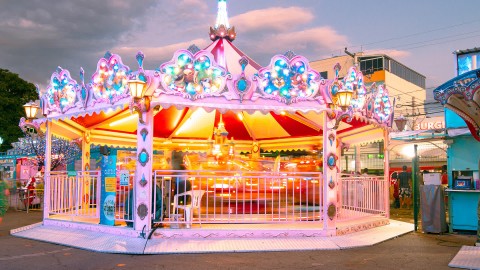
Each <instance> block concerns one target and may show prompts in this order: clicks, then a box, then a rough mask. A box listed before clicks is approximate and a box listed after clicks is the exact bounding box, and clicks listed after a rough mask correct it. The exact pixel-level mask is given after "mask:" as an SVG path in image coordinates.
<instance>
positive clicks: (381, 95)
mask: <svg viewBox="0 0 480 270" xmlns="http://www.w3.org/2000/svg"><path fill="white" fill-rule="evenodd" d="M373 111H374V118H375V120H377V122H378V123H384V122H386V121H388V120H389V119H390V118H391V115H392V105H391V104H390V98H389V96H388V91H387V88H386V87H385V85H383V84H382V85H379V86H378V87H377V89H376V92H375V98H374V99H373Z"/></svg>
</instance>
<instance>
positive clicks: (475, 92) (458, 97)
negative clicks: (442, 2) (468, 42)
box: [433, 69, 480, 141]
mask: <svg viewBox="0 0 480 270" xmlns="http://www.w3.org/2000/svg"><path fill="white" fill-rule="evenodd" d="M479 89H480V69H476V70H472V71H469V72H466V73H464V74H462V75H460V76H457V77H455V78H453V79H451V80H449V81H448V82H446V83H444V84H442V85H441V86H439V87H437V88H436V89H435V90H433V96H434V98H435V100H438V101H440V103H442V105H444V106H445V107H446V108H448V109H451V110H452V111H454V112H455V113H457V114H458V115H459V116H460V117H461V118H462V119H463V120H465V122H466V123H467V127H468V129H469V130H470V132H471V133H472V135H473V137H474V138H475V139H476V140H477V141H480V91H479Z"/></svg>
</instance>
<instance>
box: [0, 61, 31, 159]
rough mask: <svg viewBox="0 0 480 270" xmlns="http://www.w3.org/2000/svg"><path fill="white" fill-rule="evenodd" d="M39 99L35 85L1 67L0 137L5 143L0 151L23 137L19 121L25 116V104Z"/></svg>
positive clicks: (0, 147) (3, 150) (8, 147)
mask: <svg viewBox="0 0 480 270" xmlns="http://www.w3.org/2000/svg"><path fill="white" fill-rule="evenodd" d="M36 99H38V94H37V92H36V90H35V85H33V84H32V83H29V82H27V81H25V80H23V79H22V78H20V77H19V76H18V74H15V73H12V72H10V71H9V70H6V69H1V68H0V115H1V116H0V127H2V128H1V129H0V137H2V138H3V140H4V141H3V143H2V145H1V146H0V152H5V151H6V150H8V149H10V148H11V146H10V145H11V143H12V142H15V141H16V140H17V139H18V138H19V137H22V136H23V134H22V131H21V130H20V128H19V127H18V123H19V121H20V118H21V117H22V116H25V111H24V109H23V105H24V104H25V103H27V102H29V101H31V100H36Z"/></svg>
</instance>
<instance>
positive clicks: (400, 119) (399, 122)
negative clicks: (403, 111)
mask: <svg viewBox="0 0 480 270" xmlns="http://www.w3.org/2000/svg"><path fill="white" fill-rule="evenodd" d="M394 121H395V125H397V128H398V131H403V130H404V129H405V125H406V124H407V118H405V117H404V116H403V115H400V117H398V118H395V120H394Z"/></svg>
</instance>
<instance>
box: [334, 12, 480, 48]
mask: <svg viewBox="0 0 480 270" xmlns="http://www.w3.org/2000/svg"><path fill="white" fill-rule="evenodd" d="M479 21H480V20H472V21H468V22H464V23H460V24H455V25H451V26H445V27H441V28H436V29H431V30H427V31H422V32H417V33H414V34H408V35H404V36H398V37H392V38H389V39H385V40H380V41H374V42H369V43H365V44H361V45H349V46H348V47H350V48H357V47H360V48H362V47H363V46H368V45H373V44H378V43H384V42H387V41H392V40H397V39H404V38H408V37H413V36H418V35H423V34H427V33H431V32H437V31H442V30H446V29H450V28H455V27H458V26H462V25H466V24H471V23H475V22H479ZM454 36H455V35H454ZM342 49H343V48H342ZM342 49H338V50H342ZM335 51H337V50H334V51H331V53H333V52H335Z"/></svg>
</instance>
